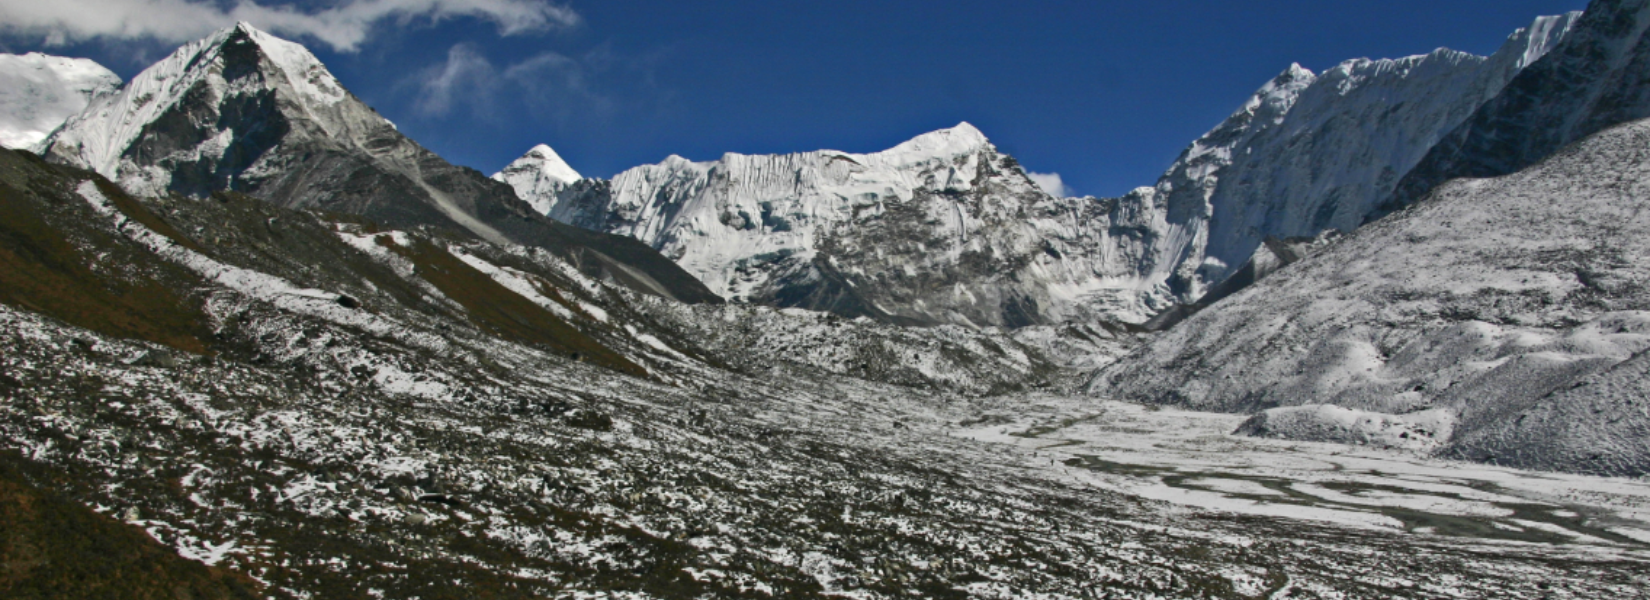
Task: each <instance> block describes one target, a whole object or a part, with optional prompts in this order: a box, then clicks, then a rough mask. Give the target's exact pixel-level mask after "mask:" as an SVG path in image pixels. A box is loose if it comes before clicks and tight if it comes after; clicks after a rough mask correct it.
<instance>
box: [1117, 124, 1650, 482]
mask: <svg viewBox="0 0 1650 600" xmlns="http://www.w3.org/2000/svg"><path fill="white" fill-rule="evenodd" d="M1646 198H1650V121H1639V122H1635V123H1632V124H1628V125H1623V126H1619V127H1617V128H1615V129H1611V130H1607V131H1605V132H1603V133H1600V134H1598V135H1596V136H1593V137H1592V138H1589V139H1587V140H1585V141H1583V142H1580V143H1578V144H1576V145H1574V146H1572V147H1570V148H1568V149H1566V150H1564V151H1563V152H1560V153H1559V154H1558V155H1556V156H1554V157H1553V158H1551V159H1550V160H1548V161H1546V162H1544V163H1542V164H1540V165H1537V166H1535V167H1533V168H1531V169H1529V170H1526V171H1523V172H1520V173H1518V174H1515V175H1510V176H1507V177H1503V178H1500V179H1493V180H1461V181H1457V182H1453V183H1450V184H1446V185H1445V186H1443V187H1441V188H1440V189H1439V190H1438V191H1436V192H1435V193H1434V194H1433V195H1432V196H1431V197H1429V199H1427V200H1425V201H1423V202H1421V203H1420V204H1418V205H1416V206H1415V207H1413V208H1411V209H1409V210H1407V211H1404V212H1400V213H1396V214H1394V215H1392V216H1390V217H1388V218H1386V219H1382V220H1379V221H1376V222H1374V223H1372V224H1370V225H1367V226H1365V227H1363V228H1361V229H1359V230H1357V231H1356V232H1353V233H1352V234H1350V235H1348V236H1347V237H1345V238H1343V239H1342V240H1341V241H1339V242H1337V243H1334V244H1333V245H1331V246H1330V247H1328V248H1326V249H1324V250H1321V251H1319V252H1318V253H1316V254H1314V255H1313V256H1310V257H1308V258H1306V259H1305V260H1303V261H1301V262H1299V263H1295V264H1293V265H1290V266H1288V267H1285V268H1283V269H1282V270H1280V271H1278V272H1277V273H1275V274H1273V275H1272V276H1271V277H1269V278H1267V279H1265V280H1262V281H1261V282H1259V283H1257V284H1255V285H1253V286H1251V287H1249V288H1247V289H1245V290H1243V291H1242V292H1239V293H1237V294H1235V295H1233V296H1231V297H1229V298H1227V299H1225V300H1223V301H1222V302H1220V303H1218V304H1216V305H1215V306H1213V307H1211V308H1209V309H1208V310H1206V311H1204V312H1202V313H1200V314H1198V315H1196V316H1194V317H1192V318H1190V319H1188V320H1187V321H1186V322H1184V323H1182V324H1181V325H1179V326H1178V327H1176V328H1174V329H1173V330H1170V331H1169V332H1167V333H1165V334H1163V335H1162V336H1160V337H1158V338H1156V339H1154V340H1153V341H1152V342H1151V343H1149V344H1147V345H1146V346H1144V347H1143V348H1141V349H1140V350H1138V351H1137V352H1135V353H1133V354H1131V355H1130V356H1128V357H1126V358H1124V359H1123V360H1122V361H1120V362H1118V363H1116V364H1115V365H1113V366H1112V367H1109V368H1108V369H1107V370H1105V371H1103V372H1102V374H1101V376H1100V377H1098V378H1096V380H1095V381H1094V383H1093V384H1092V386H1091V388H1090V389H1091V392H1093V393H1096V394H1104V395H1111V396H1116V397H1120V398H1126V399H1133V400H1140V401H1146V402H1154V403H1165V404H1177V405H1182V406H1187V407H1192V408H1197V409H1209V410H1221V411H1235V412H1247V411H1257V410H1266V409H1272V408H1275V407H1297V406H1299V407H1307V408H1308V409H1309V410H1308V411H1307V412H1302V411H1283V412H1279V411H1269V412H1268V413H1267V414H1266V415H1265V416H1264V417H1262V419H1263V420H1261V421H1257V422H1255V423H1252V424H1251V425H1252V426H1251V427H1250V428H1249V429H1250V430H1251V431H1253V432H1267V433H1268V434H1270V435H1282V436H1286V437H1288V436H1300V435H1305V436H1308V437H1311V438H1313V439H1320V438H1322V436H1323V435H1325V432H1326V431H1330V432H1333V431H1336V430H1338V431H1340V432H1341V435H1344V436H1346V441H1353V440H1358V439H1362V438H1361V437H1360V436H1365V435H1367V434H1371V433H1373V432H1370V431H1354V430H1352V429H1348V428H1346V427H1340V428H1338V429H1337V428H1336V427H1333V426H1332V425H1333V423H1330V422H1327V421H1323V419H1322V418H1319V417H1321V416H1322V415H1331V416H1333V415H1335V414H1339V413H1337V412H1336V410H1338V409H1324V408H1321V407H1318V405H1332V406H1334V407H1339V409H1350V410H1353V411H1359V412H1357V413H1356V415H1359V416H1356V417H1355V418H1350V417H1349V418H1346V419H1342V420H1344V421H1346V422H1349V423H1350V422H1364V423H1372V424H1376V425H1379V426H1380V427H1382V428H1384V429H1386V430H1390V431H1399V432H1403V433H1410V434H1412V435H1413V434H1421V435H1431V436H1436V437H1438V438H1440V439H1439V440H1438V441H1440V442H1446V443H1444V444H1442V445H1440V446H1438V451H1440V452H1442V453H1445V454H1447V455H1449V456H1456V457H1463V458H1469V459H1473V460H1478V461H1483V462H1491V463H1497V464H1504V465H1515V466H1519V467H1526V468H1542V469H1556V470H1564V471H1572V472H1584V473H1594V474H1604V475H1643V474H1646V473H1650V435H1647V432H1650V402H1647V401H1646V400H1645V398H1644V396H1643V394H1642V393H1640V388H1642V387H1643V386H1642V381H1641V380H1642V379H1643V373H1644V372H1646V370H1647V368H1646V367H1645V365H1644V363H1645V359H1644V353H1645V352H1646V351H1647V350H1650V294H1646V293H1645V292H1646V290H1647V289H1650V237H1647V236H1646V235H1645V232H1646V231H1650V211H1646V210H1645V209H1646V207H1647V205H1646V200H1645V199H1646ZM1342 412H1344V411H1342ZM1348 414H1352V413H1348ZM1314 415H1316V416H1314ZM1336 418H1337V419H1339V418H1340V417H1336ZM1331 420H1334V419H1331ZM1280 428H1281V429H1280ZM1412 435H1411V436H1404V437H1405V438H1406V439H1409V438H1411V437H1412ZM1419 445H1422V446H1425V445H1426V444H1425V443H1420V444H1419Z"/></svg>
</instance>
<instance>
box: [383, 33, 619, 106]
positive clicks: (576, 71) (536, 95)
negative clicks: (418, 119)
mask: <svg viewBox="0 0 1650 600" xmlns="http://www.w3.org/2000/svg"><path fill="white" fill-rule="evenodd" d="M615 62H618V61H617V60H616V59H615V58H614V57H613V56H611V53H610V52H609V51H607V50H606V49H605V47H604V48H598V49H597V50H595V51H592V52H589V53H585V54H583V55H579V56H577V57H573V56H568V55H565V54H561V53H558V52H543V53H540V54H537V55H535V56H532V57H530V58H527V59H525V60H522V61H520V62H516V63H514V64H510V65H507V66H503V67H499V66H496V65H494V64H493V62H492V61H490V60H488V59H487V57H485V56H483V55H482V54H481V52H480V49H479V48H477V47H476V46H474V45H472V44H468V43H463V44H458V45H456V46H453V47H452V48H451V49H449V50H448V51H447V57H446V59H445V60H442V61H441V62H438V63H436V64H434V65H431V66H430V67H428V68H426V69H423V70H421V71H419V72H418V73H416V74H415V75H413V76H412V77H409V78H407V79H406V80H404V81H403V82H402V83H401V87H402V88H403V89H409V88H410V89H413V90H415V91H416V96H415V97H414V99H413V108H414V109H416V110H417V111H418V112H419V114H421V115H423V116H425V117H447V116H451V115H452V114H453V113H455V112H458V111H460V110H462V109H469V110H470V111H471V112H472V113H473V116H475V117H478V118H481V119H483V120H494V121H496V120H499V119H500V117H502V116H504V115H502V114H500V113H501V112H505V110H504V109H505V107H507V112H508V113H509V114H511V115H520V114H527V115H531V116H532V117H534V118H537V119H539V120H553V121H558V122H562V123H566V122H568V121H569V120H570V119H573V118H575V117H579V118H587V117H597V118H600V117H602V116H604V115H606V114H608V113H610V112H612V109H613V104H614V102H613V100H612V99H611V98H610V97H608V96H607V95H606V94H603V93H602V92H600V91H598V89H597V88H598V86H597V84H596V83H595V82H593V81H592V79H594V78H596V77H598V76H599V75H601V74H602V72H604V71H606V70H608V69H610V68H611V67H612V65H613V64H614V63H615ZM521 109H525V111H526V112H525V113H522V112H521Z"/></svg>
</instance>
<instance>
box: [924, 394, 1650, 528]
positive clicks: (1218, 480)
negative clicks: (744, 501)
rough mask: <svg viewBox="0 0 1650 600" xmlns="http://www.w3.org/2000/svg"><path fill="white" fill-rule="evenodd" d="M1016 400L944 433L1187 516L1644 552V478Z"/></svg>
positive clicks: (1123, 408)
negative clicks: (1244, 432) (1499, 463)
mask: <svg viewBox="0 0 1650 600" xmlns="http://www.w3.org/2000/svg"><path fill="white" fill-rule="evenodd" d="M1016 400H1020V401H1022V402H1023V404H1019V405H1017V406H1012V407H1009V406H1005V408H1004V409H1001V410H999V411H993V412H987V413H984V414H982V415H981V416H980V417H978V418H976V419H975V420H974V421H972V422H965V423H964V426H963V427H960V428H959V429H957V430H955V431H953V432H952V435H954V436H957V437H962V438H966V439H971V440H976V441H979V442H981V443H986V444H1002V445H1008V446H1013V447H1014V448H1016V449H1017V450H1019V451H1020V452H1022V453H1026V452H1029V453H1031V454H1032V455H1033V456H1035V457H1039V458H1042V457H1046V459H1047V460H1046V466H1041V468H1040V470H1041V471H1043V472H1044V473H1045V474H1046V476H1049V477H1051V478H1055V479H1058V480H1063V481H1070V482H1072V483H1074V484H1077V485H1090V486H1094V487H1096V488H1099V489H1104V490H1109V491H1113V492H1116V493H1120V494H1126V495H1130V496H1135V497H1140V498H1149V499H1152V500H1161V501H1164V502H1167V503H1169V504H1171V505H1173V506H1176V507H1180V508H1183V509H1185V510H1189V511H1194V512H1195V511H1209V512H1214V513H1221V514H1232V515H1246V516H1258V517H1276V518H1281V519H1287V520H1296V521H1301V522H1303V523H1311V524H1331V525H1335V526H1340V527H1345V528H1348V529H1352V530H1359V529H1363V530H1370V531H1386V532H1407V533H1408V534H1409V535H1412V536H1416V539H1418V540H1426V541H1429V542H1438V543H1460V544H1465V545H1477V544H1490V545H1500V546H1505V547H1526V548H1530V549H1539V551H1543V552H1544V551H1549V550H1560V551H1564V552H1576V553H1593V554H1596V555H1599V556H1613V557H1636V558H1639V559H1644V558H1650V482H1646V481H1642V480H1634V479H1620V478H1603V477H1589V476H1583V475H1569V474H1562V473H1545V472H1532V471H1521V470H1517V469H1509V468H1499V467H1493V466H1486V465H1481V464H1474V463H1463V462H1452V461H1444V460H1438V459H1433V458H1429V457H1425V456H1421V455H1418V454H1416V453H1409V452H1403V451H1398V450H1391V449H1382V448H1373V447H1359V446H1347V445H1341V444H1329V443H1314V442H1300V441H1293V440H1279V439H1266V438H1254V437H1246V436H1237V435H1231V432H1232V431H1233V430H1234V429H1236V428H1237V427H1238V425H1240V424H1241V423H1242V422H1243V421H1244V420H1245V419H1246V417H1245V416H1243V415H1229V414H1216V413H1199V412H1189V411H1183V410H1176V409H1169V408H1163V409H1159V408H1157V407H1151V406H1141V405H1137V404H1130V403H1124V402H1112V401H1096V400H1094V399H1092V398H1070V397H1057V396H1051V397H1030V398H1020V399H1016ZM1015 404H1018V403H1015ZM1032 464H1033V466H1034V467H1037V466H1039V465H1038V463H1037V462H1036V461H1033V463H1032Z"/></svg>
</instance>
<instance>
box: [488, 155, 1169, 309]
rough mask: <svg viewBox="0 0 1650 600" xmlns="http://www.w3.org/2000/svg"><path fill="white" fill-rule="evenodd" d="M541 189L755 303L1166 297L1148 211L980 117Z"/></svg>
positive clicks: (845, 305) (892, 305)
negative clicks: (838, 146)
mask: <svg viewBox="0 0 1650 600" xmlns="http://www.w3.org/2000/svg"><path fill="white" fill-rule="evenodd" d="M516 189H517V191H518V192H520V193H522V194H524V195H532V194H533V190H532V189H531V188H529V187H525V186H524V185H521V184H518V185H517V187H516ZM540 197H541V198H544V199H543V200H542V202H543V204H546V205H549V207H550V208H549V210H548V213H549V215H550V216H551V217H553V218H555V219H557V220H560V221H563V222H566V223H571V224H574V225H578V226H580V227H584V228H588V229H593V230H597V231H606V232H612V233H617V234H621V235H627V236H631V237H634V238H636V239H638V240H641V241H643V242H645V243H647V244H648V245H650V246H652V247H654V248H656V249H658V250H659V251H661V252H663V253H664V254H665V255H666V256H668V257H670V258H672V259H674V260H676V261H677V262H678V263H679V264H681V265H682V266H683V267H684V268H686V269H687V270H688V271H689V272H691V273H693V274H695V275H697V276H699V277H700V278H701V279H703V280H704V281H705V283H706V284H707V285H709V286H710V288H711V289H712V290H713V291H716V292H717V293H718V294H722V295H724V296H726V297H728V298H730V299H734V300H738V301H742V302H750V303H758V304H769V305H775V306H782V307H801V308H808V309H813V310H823V311H830V312H834V313H837V314H839V315H844V316H850V317H858V316H869V317H874V318H878V319H881V320H884V321H889V322H895V323H907V324H941V323H955V324H963V325H971V326H1002V327H1021V326H1026V325H1033V324H1044V323H1057V322H1062V321H1067V320H1090V319H1098V318H1108V319H1109V318H1122V319H1124V320H1135V321H1140V320H1144V319H1145V318H1146V317H1147V316H1149V315H1150V314H1152V313H1153V312H1155V311H1156V310H1159V309H1161V308H1163V307H1164V306H1149V305H1145V304H1142V303H1141V301H1140V297H1141V294H1138V293H1137V291H1138V290H1137V288H1139V287H1141V286H1144V287H1147V288H1150V287H1151V286H1152V285H1153V284H1152V283H1151V282H1148V281H1144V280H1142V279H1141V278H1140V277H1138V276H1137V269H1136V265H1137V264H1138V262H1139V260H1140V257H1139V256H1138V255H1137V253H1136V252H1135V248H1136V243H1135V241H1136V240H1137V239H1138V238H1139V237H1141V236H1143V235H1150V233H1149V232H1150V231H1151V230H1150V229H1149V228H1146V227H1142V225H1141V224H1140V223H1138V222H1137V215H1135V214H1130V213H1129V212H1128V207H1127V206H1122V205H1119V204H1118V203H1115V202H1107V201H1102V200H1098V199H1094V198H1056V197H1053V196H1050V195H1049V194H1048V193H1046V192H1044V191H1043V190H1042V189H1041V188H1039V187H1038V186H1037V185H1036V184H1035V183H1033V182H1032V181H1031V180H1030V179H1029V178H1028V177H1027V175H1026V173H1025V171H1024V170H1023V169H1022V168H1021V167H1020V166H1019V164H1018V163H1017V162H1016V161H1015V160H1014V159H1013V158H1012V157H1009V156H1006V155H1004V154H1001V153H999V152H998V151H997V149H996V148H995V147H994V146H992V145H991V143H990V142H989V141H988V140H987V139H986V138H985V136H984V135H983V134H981V133H980V131H979V130H977V129H975V128H974V127H973V126H971V125H968V124H966V123H964V124H962V125H959V126H957V127H955V128H952V129H948V130H942V131H936V132H933V133H929V134H925V135H922V136H920V137H917V138H915V139H913V140H911V141H909V142H906V143H904V144H901V145H900V146H898V147H896V148H893V149H890V150H887V151H884V152H878V153H873V154H849V153H845V152H836V151H828V150H827V151H818V152H808V153H801V154H790V155H783V156H744V155H738V154H729V155H727V156H724V157H723V158H722V159H721V160H717V161H713V162H703V163H695V162H690V161H688V160H686V159H683V158H680V157H674V156H673V157H671V158H669V159H667V160H666V161H665V162H663V163H661V164H658V165H649V166H644V167H638V168H635V169H631V170H629V171H626V172H624V173H621V174H620V175H618V176H617V177H615V178H614V179H613V180H612V181H611V182H601V181H583V182H579V183H578V184H576V185H573V186H571V187H569V188H567V189H564V190H561V191H560V192H559V193H558V194H557V195H556V197H555V198H554V199H553V200H552V199H550V198H549V197H548V196H543V195H541V196H540ZM1117 240H1123V241H1121V242H1118V241H1117ZM1120 290H1122V291H1120ZM1165 306H1166V305H1165Z"/></svg>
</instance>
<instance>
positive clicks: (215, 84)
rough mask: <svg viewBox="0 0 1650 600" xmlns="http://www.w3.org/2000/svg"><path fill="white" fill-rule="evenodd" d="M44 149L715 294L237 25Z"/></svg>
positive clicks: (84, 164)
mask: <svg viewBox="0 0 1650 600" xmlns="http://www.w3.org/2000/svg"><path fill="white" fill-rule="evenodd" d="M45 153H46V157H47V158H48V160H51V161H53V162H58V163H64V164H69V165H73V166H77V167H81V168H86V169H90V170H94V171H97V172H98V173H100V174H102V175H104V176H105V177H108V178H110V179H113V180H116V181H117V182H119V183H120V184H121V185H122V186H123V187H124V188H126V189H128V190H131V191H133V192H134V193H138V194H145V195H164V194H166V193H179V194H183V195H186V196H195V197H201V196H206V195H208V194H211V193H213V192H217V191H222V190H230V191H238V192H244V193H247V194H250V195H253V196H257V197H260V198H263V199H265V200H269V201H271V202H274V203H276V204H278V205H282V206H285V207H289V208H316V209H325V210H329V211H333V212H340V213H349V214H357V215H362V216H365V217H368V218H370V219H373V220H375V221H377V222H379V223H380V224H383V225H386V226H389V227H394V228H411V227H420V226H435V227H442V228H447V229H452V230H456V231H461V232H466V233H468V234H471V235H474V236H475V237H478V238H481V239H485V240H488V241H491V242H495V243H515V244H523V245H530V246H540V247H544V248H546V249H549V250H552V251H554V252H556V253H558V254H559V255H561V256H563V257H565V258H567V259H568V260H570V261H572V262H574V263H575V264H577V265H579V267H580V268H581V269H584V270H586V271H587V272H588V273H589V274H591V275H596V276H600V277H603V278H607V279H612V280H615V281H620V282H623V283H624V284H625V285H628V286H630V287H632V288H634V289H637V290H640V291H644V292H648V293H652V294H657V295H660V296H665V297H670V298H675V299H679V300H684V301H689V302H697V301H716V300H717V298H716V297H715V296H714V295H713V294H710V293H709V291H708V290H706V289H705V287H704V286H703V285H701V284H700V283H699V282H698V281H697V280H695V279H694V278H693V277H692V276H690V275H688V274H687V273H685V272H683V271H682V270H681V269H680V268H678V267H677V266H676V265H674V264H672V263H671V262H670V261H668V260H666V259H664V258H663V257H660V256H659V255H658V254H657V253H656V252H653V251H652V250H650V249H648V248H646V247H645V246H642V245H640V244H637V243H635V242H634V241H632V240H628V239H625V238H621V237H617V236H606V235H601V234H597V233H592V232H588V231H583V230H579V229H577V228H573V227H568V226H566V225H562V224H560V223H556V222H554V221H551V220H549V219H546V218H544V217H543V216H542V215H541V214H540V213H538V212H536V211H534V210H533V208H532V207H531V206H528V205H527V204H526V203H524V202H522V201H521V199H520V198H518V197H516V195H515V194H514V193H513V192H512V191H511V189H510V187H509V186H507V185H504V184H501V183H498V182H495V181H492V180H490V179H487V178H486V177H485V176H483V175H482V174H481V173H479V172H476V171H475V170H473V169H466V168H462V167H457V166H454V165H452V164H451V163H448V162H447V161H445V160H443V159H442V158H441V157H440V156H437V155H436V154H435V153H433V152H430V151H429V150H426V149H425V148H423V147H422V146H419V145H418V144H417V143H415V142H413V141H412V140H410V139H408V138H407V137H406V136H404V135H402V134H401V133H400V132H399V131H398V130H396V127H395V125H394V124H392V123H390V122H389V121H388V120H386V119H384V118H383V117H382V116H379V114H378V113H377V112H376V111H374V110H373V109H372V108H370V107H368V106H367V105H366V104H364V103H362V102H361V101H360V100H359V99H358V98H356V97H355V96H354V95H353V94H350V93H349V91H347V90H345V89H344V87H343V85H342V84H340V83H339V82H338V80H337V79H336V78H334V77H333V76H332V74H331V73H330V72H328V71H327V69H326V67H325V66H323V65H322V64H321V62H320V61H319V60H317V59H316V58H315V56H314V55H313V54H310V52H309V51H308V50H306V49H304V47H303V46H301V45H298V44H295V43H292V42H289V41H286V40H282V39H280V38H277V37H275V36H272V35H269V34H267V33H264V32H262V31H259V30H257V29H256V28H253V27H252V26H250V25H247V24H245V23H241V24H238V25H235V26H233V27H230V28H227V29H224V30H222V31H219V32H217V33H215V34H213V35H212V36H210V37H208V38H206V39H204V40H201V41H198V42H195V43H192V44H189V45H186V46H184V47H182V48H180V49H178V51H177V52H174V53H173V54H172V55H171V56H169V57H167V58H166V59H165V60H162V61H161V62H160V63H158V64H156V65H155V66H153V67H150V68H149V69H147V70H145V71H144V72H142V73H140V74H138V75H137V76H136V77H134V78H133V79H132V81H131V83H130V84H128V85H127V86H126V87H125V88H123V89H121V90H120V92H119V93H118V94H115V95H112V96H106V97H103V98H100V99H98V100H97V101H96V102H94V103H93V104H92V105H91V106H89V107H88V108H87V109H86V111H85V112H84V113H82V114H81V115H80V116H78V117H75V118H73V119H71V120H69V122H68V123H66V124H65V125H64V126H63V128H62V129H61V130H59V131H58V132H57V133H56V134H55V135H53V137H52V138H51V139H50V140H48V141H47V143H46V148H45Z"/></svg>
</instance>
